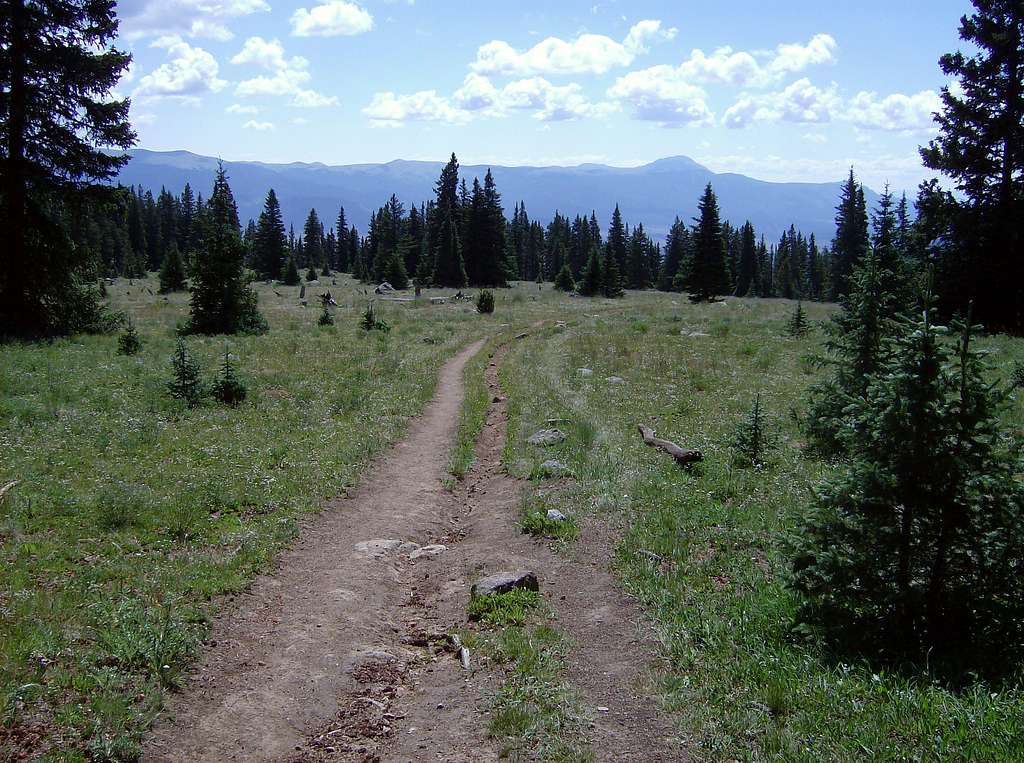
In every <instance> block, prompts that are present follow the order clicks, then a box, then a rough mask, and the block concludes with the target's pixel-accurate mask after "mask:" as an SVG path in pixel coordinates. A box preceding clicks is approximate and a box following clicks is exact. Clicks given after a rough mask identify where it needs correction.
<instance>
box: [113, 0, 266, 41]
mask: <svg viewBox="0 0 1024 763" xmlns="http://www.w3.org/2000/svg"><path fill="white" fill-rule="evenodd" d="M269 10H270V5H269V4H268V3H267V2H266V0H134V2H131V3H119V7H118V13H119V14H120V16H121V34H122V35H123V36H124V37H125V39H128V40H137V39H139V38H140V37H148V36H156V35H160V36H163V35H169V34H176V35H181V36H187V37H202V38H207V39H212V40H218V41H222V42H223V41H225V40H230V39H231V38H232V37H234V33H233V32H232V31H231V29H230V27H229V26H228V24H229V23H230V21H231V20H232V19H236V18H240V17H242V16H248V15H250V14H252V13H259V12H263V11H269Z"/></svg>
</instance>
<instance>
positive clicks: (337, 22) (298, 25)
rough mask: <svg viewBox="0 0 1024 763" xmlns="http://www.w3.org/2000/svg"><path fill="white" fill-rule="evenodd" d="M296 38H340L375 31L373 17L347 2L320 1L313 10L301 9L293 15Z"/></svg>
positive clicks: (336, 0) (340, 0) (345, 0)
mask: <svg viewBox="0 0 1024 763" xmlns="http://www.w3.org/2000/svg"><path fill="white" fill-rule="evenodd" d="M291 23H292V34H293V35H295V36H296V37H339V36H341V35H357V34H363V33H364V32H369V31H370V30H371V29H373V16H372V15H371V14H370V12H369V11H367V10H366V9H364V8H361V7H360V6H358V5H356V4H355V3H351V2H347V0H320V4H319V5H316V6H314V7H313V8H299V9H298V10H297V11H295V13H293V14H292V19H291Z"/></svg>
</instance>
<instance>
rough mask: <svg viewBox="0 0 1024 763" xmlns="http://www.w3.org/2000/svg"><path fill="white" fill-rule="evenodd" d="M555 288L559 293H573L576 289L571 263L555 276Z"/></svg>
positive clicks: (566, 264) (565, 265) (563, 266)
mask: <svg viewBox="0 0 1024 763" xmlns="http://www.w3.org/2000/svg"><path fill="white" fill-rule="evenodd" d="M555 288H556V289H558V291H572V290H573V289H575V288H576V284H575V283H574V282H573V280H572V270H570V268H569V263H568V262H567V263H565V264H564V265H562V269H561V270H559V271H558V275H556V276H555Z"/></svg>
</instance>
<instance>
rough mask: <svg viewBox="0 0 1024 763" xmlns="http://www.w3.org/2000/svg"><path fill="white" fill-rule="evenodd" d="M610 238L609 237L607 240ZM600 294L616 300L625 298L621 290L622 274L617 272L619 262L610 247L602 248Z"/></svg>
mask: <svg viewBox="0 0 1024 763" xmlns="http://www.w3.org/2000/svg"><path fill="white" fill-rule="evenodd" d="M610 239H611V237H610V236H609V240H610ZM601 293H602V294H603V295H604V296H606V297H608V298H610V299H617V298H619V297H622V296H625V293H626V292H625V291H624V290H623V288H622V274H621V271H620V270H619V262H618V260H617V259H616V258H615V253H614V251H613V250H612V247H611V246H610V245H608V246H605V248H604V260H602V262H601Z"/></svg>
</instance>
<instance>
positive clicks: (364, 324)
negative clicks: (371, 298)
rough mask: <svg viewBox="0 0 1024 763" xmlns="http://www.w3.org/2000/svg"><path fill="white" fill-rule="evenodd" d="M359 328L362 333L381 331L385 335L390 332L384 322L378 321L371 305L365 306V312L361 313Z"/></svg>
mask: <svg viewBox="0 0 1024 763" xmlns="http://www.w3.org/2000/svg"><path fill="white" fill-rule="evenodd" d="M359 326H360V328H362V329H363V330H364V331H374V330H377V331H383V332H384V333H385V334H386V333H388V332H389V331H391V326H389V325H388V324H387V323H385V322H384V321H382V320H380V319H379V318H378V317H377V316H376V315H375V314H374V312H373V303H370V304H369V305H367V306H366V312H365V313H363V317H362V318H361V319H360V321H359Z"/></svg>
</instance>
